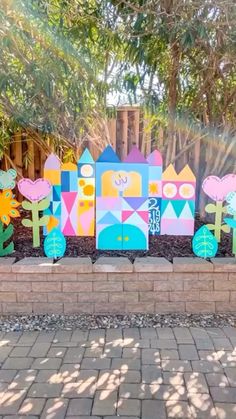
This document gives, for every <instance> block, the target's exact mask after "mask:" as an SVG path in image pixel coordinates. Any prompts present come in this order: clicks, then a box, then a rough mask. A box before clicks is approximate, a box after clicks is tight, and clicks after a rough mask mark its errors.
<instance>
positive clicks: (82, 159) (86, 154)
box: [78, 148, 94, 164]
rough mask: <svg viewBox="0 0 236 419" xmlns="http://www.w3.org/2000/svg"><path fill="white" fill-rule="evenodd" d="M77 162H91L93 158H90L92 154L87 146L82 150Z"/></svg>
mask: <svg viewBox="0 0 236 419" xmlns="http://www.w3.org/2000/svg"><path fill="white" fill-rule="evenodd" d="M78 163H82V164H86V163H90V164H93V163H94V160H93V158H92V155H91V153H90V151H89V149H88V148H86V149H85V150H84V152H83V154H82V155H81V156H80V158H79V160H78Z"/></svg>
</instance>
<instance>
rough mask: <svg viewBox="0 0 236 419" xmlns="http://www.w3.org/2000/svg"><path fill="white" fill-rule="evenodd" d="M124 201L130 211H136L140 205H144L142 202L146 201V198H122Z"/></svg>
mask: <svg viewBox="0 0 236 419" xmlns="http://www.w3.org/2000/svg"><path fill="white" fill-rule="evenodd" d="M124 200H125V201H126V202H127V204H129V206H130V207H131V208H132V209H134V210H135V211H136V210H137V209H138V208H139V207H141V205H142V204H144V202H146V201H147V198H145V197H142V196H140V197H137V198H134V197H133V198H124Z"/></svg>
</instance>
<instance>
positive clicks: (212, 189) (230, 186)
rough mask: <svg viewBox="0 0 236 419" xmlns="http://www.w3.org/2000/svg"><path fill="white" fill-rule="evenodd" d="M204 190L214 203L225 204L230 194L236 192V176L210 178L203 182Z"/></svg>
mask: <svg viewBox="0 0 236 419" xmlns="http://www.w3.org/2000/svg"><path fill="white" fill-rule="evenodd" d="M202 189H203V190H204V192H205V194H206V195H207V196H209V197H210V198H211V199H213V200H214V201H218V202H223V201H224V200H225V199H226V196H227V195H228V193H229V192H235V191H236V175H234V174H228V175H226V176H224V177H222V178H219V177H218V176H208V177H207V178H206V179H205V180H204V181H203V184H202Z"/></svg>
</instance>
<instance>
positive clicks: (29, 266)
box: [12, 257, 53, 273]
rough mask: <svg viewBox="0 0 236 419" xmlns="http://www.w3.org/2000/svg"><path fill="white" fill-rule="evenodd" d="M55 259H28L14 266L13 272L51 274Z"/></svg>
mask: <svg viewBox="0 0 236 419" xmlns="http://www.w3.org/2000/svg"><path fill="white" fill-rule="evenodd" d="M52 266H53V259H50V258H44V257H28V258H24V259H21V260H20V261H19V262H16V263H15V264H14V265H12V272H20V273H51V272H52Z"/></svg>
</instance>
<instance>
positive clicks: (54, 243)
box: [44, 228, 66, 259]
mask: <svg viewBox="0 0 236 419" xmlns="http://www.w3.org/2000/svg"><path fill="white" fill-rule="evenodd" d="M65 251H66V239H65V237H64V236H63V234H62V233H61V231H60V230H59V229H58V228H53V229H52V231H50V233H49V234H48V236H47V237H46V239H45V240H44V253H45V255H46V256H47V257H48V258H54V259H56V258H60V257H62V256H64V253H65Z"/></svg>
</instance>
